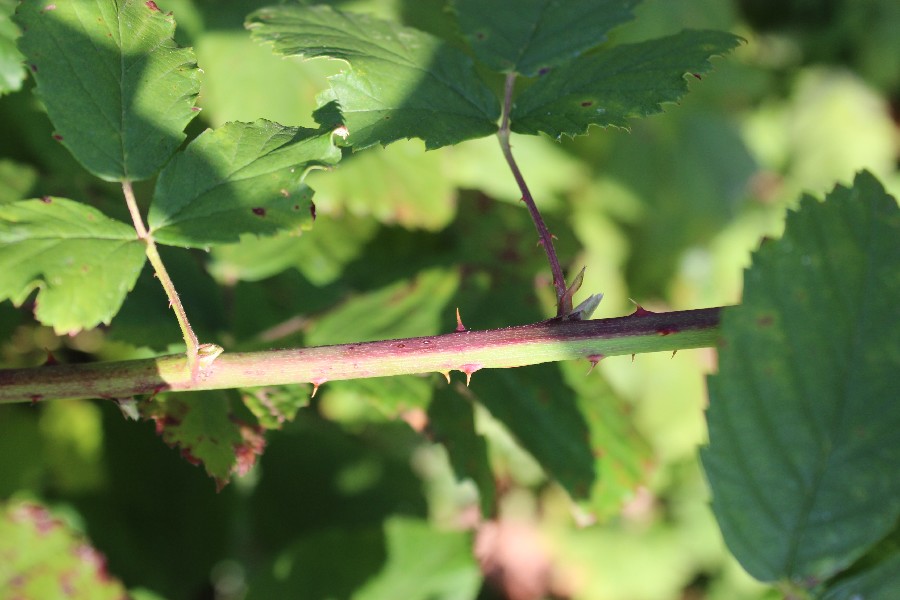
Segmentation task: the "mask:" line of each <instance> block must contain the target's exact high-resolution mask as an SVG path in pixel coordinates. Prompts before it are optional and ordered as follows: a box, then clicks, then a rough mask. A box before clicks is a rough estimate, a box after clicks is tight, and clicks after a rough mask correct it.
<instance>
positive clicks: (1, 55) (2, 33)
mask: <svg viewBox="0 0 900 600" xmlns="http://www.w3.org/2000/svg"><path fill="white" fill-rule="evenodd" d="M15 7H16V2H14V1H12V0H0V96H2V95H3V94H7V93H9V92H15V91H17V90H19V89H20V88H21V87H22V81H24V80H25V67H24V66H23V65H22V60H23V58H24V57H23V56H22V55H21V54H20V53H19V51H18V50H17V49H16V38H17V37H18V36H19V28H18V27H16V25H15V24H14V23H13V22H12V21H11V20H10V16H11V15H12V14H13V11H14V10H15Z"/></svg>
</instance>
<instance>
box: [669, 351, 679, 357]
mask: <svg viewBox="0 0 900 600" xmlns="http://www.w3.org/2000/svg"><path fill="white" fill-rule="evenodd" d="M676 354H678V350H672V356H670V357H669V358H675V355H676Z"/></svg>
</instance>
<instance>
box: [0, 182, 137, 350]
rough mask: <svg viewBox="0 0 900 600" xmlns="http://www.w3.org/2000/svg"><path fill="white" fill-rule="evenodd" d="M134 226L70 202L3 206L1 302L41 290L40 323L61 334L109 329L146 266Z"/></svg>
mask: <svg viewBox="0 0 900 600" xmlns="http://www.w3.org/2000/svg"><path fill="white" fill-rule="evenodd" d="M144 260H145V255H144V245H143V244H142V243H141V242H139V241H138V240H137V234H136V233H135V231H134V229H133V228H132V227H129V226H127V225H125V224H124V223H121V222H119V221H115V220H113V219H110V218H108V217H106V216H104V215H103V214H102V213H101V212H100V211H98V210H97V209H95V208H91V207H89V206H86V205H84V204H80V203H78V202H73V201H71V200H66V199H64V198H51V197H46V198H44V199H43V200H23V201H21V202H13V203H11V204H4V205H0V299H6V298H9V299H10V300H12V302H13V304H16V305H20V304H22V303H23V302H24V301H25V300H26V299H27V298H28V297H29V296H30V294H31V293H32V291H33V290H34V289H35V288H37V289H38V290H39V291H38V296H37V308H36V309H35V316H36V317H37V319H38V320H39V321H40V322H42V323H44V324H46V325H50V326H52V327H53V328H54V329H55V330H56V331H58V332H60V333H63V332H75V331H79V330H81V329H90V328H92V327H95V326H96V325H98V324H100V323H109V321H110V319H112V317H113V315H115V314H116V312H117V311H118V310H119V307H120V306H121V305H122V301H123V300H124V299H125V295H126V294H127V293H128V291H129V290H131V288H132V287H133V286H134V282H135V280H136V279H137V276H138V273H139V272H140V270H141V267H143V265H144Z"/></svg>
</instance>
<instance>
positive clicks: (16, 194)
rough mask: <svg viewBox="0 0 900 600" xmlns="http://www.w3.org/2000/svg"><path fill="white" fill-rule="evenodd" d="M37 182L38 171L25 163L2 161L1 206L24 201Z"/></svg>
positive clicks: (0, 181)
mask: <svg viewBox="0 0 900 600" xmlns="http://www.w3.org/2000/svg"><path fill="white" fill-rule="evenodd" d="M35 181H37V170H36V169H35V168H34V167H32V166H30V165H26V164H24V163H18V162H14V161H11V160H6V159H2V160H0V204H5V203H7V202H15V201H16V200H24V199H25V198H27V197H28V195H29V194H28V192H29V190H31V188H32V187H33V186H34V184H35Z"/></svg>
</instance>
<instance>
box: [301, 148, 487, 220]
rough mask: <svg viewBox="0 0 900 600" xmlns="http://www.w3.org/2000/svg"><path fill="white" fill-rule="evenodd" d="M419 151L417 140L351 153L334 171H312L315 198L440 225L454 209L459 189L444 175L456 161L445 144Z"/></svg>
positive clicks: (333, 208)
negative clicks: (442, 148)
mask: <svg viewBox="0 0 900 600" xmlns="http://www.w3.org/2000/svg"><path fill="white" fill-rule="evenodd" d="M494 145H495V146H496V142H495V144H494ZM422 150H423V148H422V143H421V142H418V141H416V142H406V143H401V144H393V145H391V146H389V147H387V148H383V149H381V151H380V152H359V153H356V154H352V155H350V156H348V157H347V158H346V159H345V160H344V162H342V163H341V164H340V167H338V169H337V170H336V173H333V174H332V173H314V174H312V176H311V184H312V185H314V187H315V189H316V193H317V196H316V198H318V202H319V204H320V205H321V206H322V207H323V209H324V211H325V212H329V211H330V212H333V213H338V214H339V213H341V212H344V211H346V212H349V213H351V214H355V215H371V216H373V217H374V218H376V219H378V220H379V221H380V222H382V223H385V224H394V223H396V224H398V225H402V226H403V227H408V228H423V229H429V230H432V231H436V230H438V229H443V228H444V227H446V226H447V225H448V223H449V222H450V221H451V220H452V219H453V216H454V214H455V212H456V197H457V193H458V192H457V188H456V186H455V185H454V182H452V181H450V180H449V179H448V171H452V170H455V168H456V161H455V160H453V158H452V157H450V156H449V155H448V153H447V150H449V148H448V149H446V150H445V151H444V152H423V151H422ZM454 150H455V149H454ZM494 150H496V148H494ZM498 154H499V153H498ZM494 175H495V176H496V171H495V172H494Z"/></svg>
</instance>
